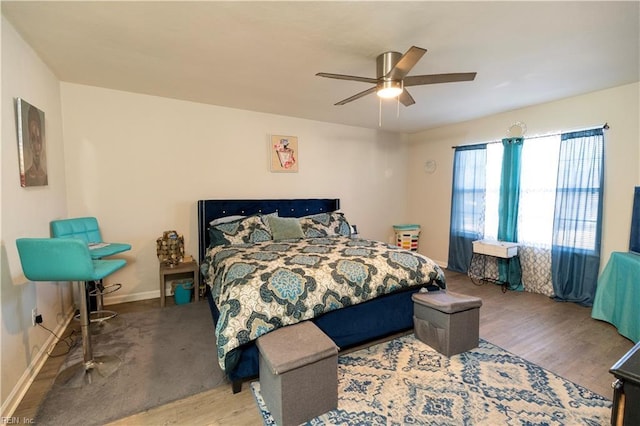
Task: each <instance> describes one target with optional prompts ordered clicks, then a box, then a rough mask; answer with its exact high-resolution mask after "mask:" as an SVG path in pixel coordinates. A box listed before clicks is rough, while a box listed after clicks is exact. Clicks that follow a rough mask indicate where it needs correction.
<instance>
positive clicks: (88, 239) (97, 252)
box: [50, 217, 131, 334]
mask: <svg viewBox="0 0 640 426" xmlns="http://www.w3.org/2000/svg"><path fill="white" fill-rule="evenodd" d="M50 229H51V236H52V237H54V238H76V239H80V240H82V241H84V242H85V243H86V244H87V245H88V246H89V252H90V254H91V258H93V259H103V258H105V257H109V256H113V255H115V254H118V253H122V252H125V251H128V250H131V245H130V244H125V243H107V242H104V241H103V240H102V233H101V232H100V226H99V225H98V219H96V218H95V217H78V218H70V219H60V220H53V221H51V223H50ZM121 287H122V284H120V283H116V284H111V285H110V286H108V287H105V286H104V285H103V284H102V281H96V282H94V283H92V284H91V285H90V286H89V289H88V294H87V297H95V301H96V306H95V310H93V311H90V320H91V322H92V323H97V326H98V327H97V328H94V330H93V333H94V334H97V333H103V332H106V331H108V329H107V328H106V327H105V321H107V320H109V319H111V318H113V317H115V316H116V315H117V313H116V312H114V311H109V310H105V309H104V301H103V296H104V295H105V294H108V293H113V292H114V291H117V290H120V288H121Z"/></svg>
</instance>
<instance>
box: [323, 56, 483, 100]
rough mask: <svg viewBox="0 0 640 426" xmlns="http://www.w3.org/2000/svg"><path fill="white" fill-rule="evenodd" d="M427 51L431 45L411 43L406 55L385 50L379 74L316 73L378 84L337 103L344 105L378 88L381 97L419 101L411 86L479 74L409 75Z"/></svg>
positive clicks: (450, 80)
mask: <svg viewBox="0 0 640 426" xmlns="http://www.w3.org/2000/svg"><path fill="white" fill-rule="evenodd" d="M426 52H427V49H422V48H420V47H416V46H411V48H410V49H409V50H407V52H406V53H405V54H404V55H403V54H401V53H399V52H385V53H383V54H381V55H379V56H378V57H377V58H376V71H377V72H376V78H368V77H358V76H355V75H344V74H331V73H326V72H319V73H317V74H316V75H317V76H319V77H326V78H335V79H338V80H353V81H361V82H363V83H371V84H375V86H374V87H371V88H370V89H367V90H365V91H362V92H360V93H357V94H355V95H353V96H351V97H349V98H347V99H344V100H341V101H340V102H338V103H336V104H335V105H344V104H346V103H349V102H352V101H355V100H356V99H360V98H362V97H363V96H366V95H368V94H371V93H374V92H375V93H376V94H377V95H378V96H379V97H381V98H395V97H397V98H398V100H399V101H400V102H402V104H403V105H404V106H410V105H413V104H415V103H416V101H415V100H413V97H412V96H411V95H410V94H409V92H408V91H407V89H406V88H407V87H410V86H420V85H423V84H437V83H452V82H457V81H472V80H473V79H475V78H476V73H475V72H466V73H451V74H429V75H414V76H409V77H407V74H409V71H411V69H412V68H413V67H414V66H415V65H416V64H417V63H418V61H419V60H420V58H422V55H424V54H425V53H426Z"/></svg>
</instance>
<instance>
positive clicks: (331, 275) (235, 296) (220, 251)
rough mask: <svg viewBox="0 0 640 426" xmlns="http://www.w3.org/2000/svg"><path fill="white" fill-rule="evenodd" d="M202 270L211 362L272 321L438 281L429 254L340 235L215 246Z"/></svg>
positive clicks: (228, 360)
mask: <svg viewBox="0 0 640 426" xmlns="http://www.w3.org/2000/svg"><path fill="white" fill-rule="evenodd" d="M202 272H203V274H204V275H205V278H206V279H207V284H208V285H209V286H210V287H211V293H212V296H213V300H214V302H215V304H216V306H217V307H218V310H219V311H220V318H219V320H218V322H217V324H216V339H217V347H218V361H219V363H220V366H221V367H222V369H223V370H225V371H228V370H229V369H231V368H233V364H234V363H235V362H234V358H236V357H234V356H229V355H230V353H231V352H232V351H233V350H234V349H236V348H238V347H239V346H241V345H243V344H244V343H247V342H250V341H252V340H255V339H257V338H258V337H259V336H261V335H263V334H265V333H268V332H269V331H272V330H275V329H277V328H279V327H283V326H286V325H290V324H294V323H296V322H299V321H303V320H306V319H310V318H313V317H316V316H319V315H321V314H323V313H325V312H328V311H332V310H334V309H340V308H342V307H346V306H349V305H355V304H357V303H361V302H364V301H367V300H370V299H373V298H375V297H377V296H380V295H384V294H388V293H392V292H394V291H397V290H400V289H403V288H408V287H411V286H422V285H438V286H440V287H442V288H444V287H445V283H444V280H445V278H444V273H443V271H442V269H440V267H439V266H438V265H437V264H435V263H434V262H433V261H432V260H430V259H429V258H427V257H425V256H423V255H420V254H418V253H415V252H410V251H407V250H403V249H400V248H399V247H395V246H390V245H388V244H385V243H382V242H378V241H372V240H364V239H352V238H348V237H342V236H337V237H327V238H306V239H300V240H285V241H265V242H260V243H255V244H238V245H223V246H216V247H212V248H210V249H209V250H208V251H207V256H206V258H205V262H203V265H202Z"/></svg>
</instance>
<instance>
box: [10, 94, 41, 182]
mask: <svg viewBox="0 0 640 426" xmlns="http://www.w3.org/2000/svg"><path fill="white" fill-rule="evenodd" d="M16 123H17V129H18V157H19V158H18V160H19V162H20V186H22V187H27V186H44V185H48V176H47V155H46V145H45V137H44V112H43V111H41V110H39V109H38V108H36V107H34V106H33V105H31V104H29V103H28V102H26V101H25V100H24V99H21V98H16Z"/></svg>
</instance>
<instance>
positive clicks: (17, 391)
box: [1, 307, 75, 423]
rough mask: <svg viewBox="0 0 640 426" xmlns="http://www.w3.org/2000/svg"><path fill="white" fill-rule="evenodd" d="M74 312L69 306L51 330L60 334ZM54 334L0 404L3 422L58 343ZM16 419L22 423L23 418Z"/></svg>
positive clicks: (11, 413)
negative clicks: (0, 405) (0, 404)
mask: <svg viewBox="0 0 640 426" xmlns="http://www.w3.org/2000/svg"><path fill="white" fill-rule="evenodd" d="M74 312H75V310H74V308H73V307H71V308H70V309H69V310H68V312H66V313H65V314H64V321H63V322H62V323H60V324H59V325H58V326H57V327H56V329H55V330H53V332H54V334H55V335H57V336H61V335H62V334H63V333H64V331H65V330H66V328H67V325H69V322H71V319H72V318H73V314H74ZM54 334H49V338H48V339H47V341H46V342H45V344H44V345H42V347H41V348H40V350H39V351H38V353H37V354H36V356H35V357H34V358H33V359H32V360H31V363H30V364H29V365H28V366H27V368H26V369H25V371H24V373H22V376H21V377H20V379H19V380H18V383H16V385H15V386H14V388H13V390H12V391H11V393H10V394H9V396H8V397H7V399H6V400H5V401H4V403H3V404H2V408H1V411H2V415H1V418H2V420H3V423H5V422H4V420H7V421H8V420H13V417H12V416H13V413H14V412H15V411H16V408H18V405H19V404H20V401H22V398H24V396H25V394H26V393H27V391H28V390H29V387H30V386H31V384H32V383H33V381H34V380H35V378H36V376H37V375H38V373H39V372H40V370H41V369H42V366H43V365H44V363H45V362H46V361H47V359H48V358H49V354H48V352H49V350H50V349H52V348H53V347H54V346H55V344H56V343H58V338H57V337H56V336H55V335H54ZM16 420H19V421H20V422H21V423H24V419H16Z"/></svg>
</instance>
